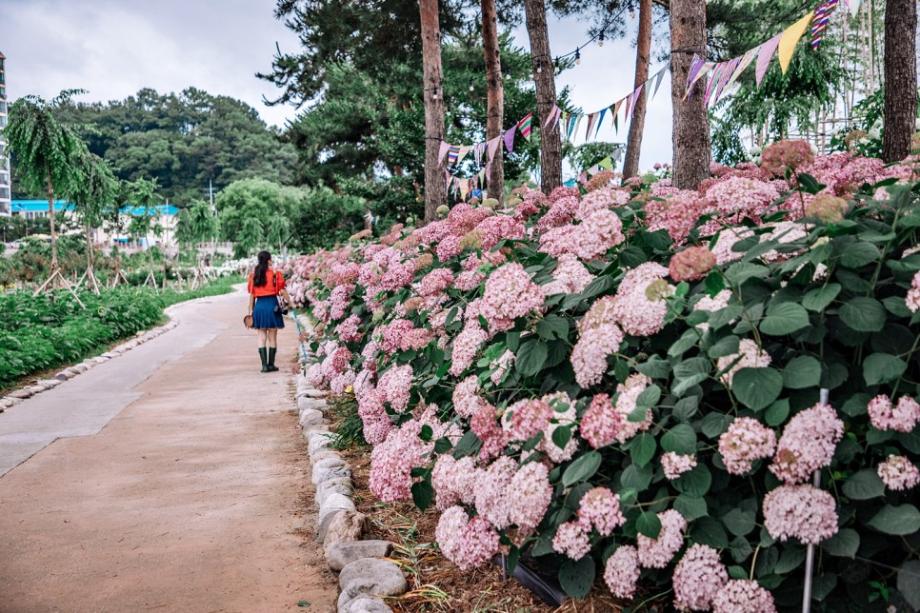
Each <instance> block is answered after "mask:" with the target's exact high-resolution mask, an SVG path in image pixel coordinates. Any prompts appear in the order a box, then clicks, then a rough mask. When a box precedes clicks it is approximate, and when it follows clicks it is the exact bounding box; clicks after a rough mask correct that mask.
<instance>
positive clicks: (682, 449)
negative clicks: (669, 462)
mask: <svg viewBox="0 0 920 613" xmlns="http://www.w3.org/2000/svg"><path fill="white" fill-rule="evenodd" d="M661 448H662V449H663V450H665V451H673V452H674V453H681V454H692V453H696V432H694V431H693V428H691V427H690V426H689V425H687V424H677V425H676V426H674V427H673V428H671V429H670V430H668V431H667V432H666V433H665V434H664V436H662V437H661Z"/></svg>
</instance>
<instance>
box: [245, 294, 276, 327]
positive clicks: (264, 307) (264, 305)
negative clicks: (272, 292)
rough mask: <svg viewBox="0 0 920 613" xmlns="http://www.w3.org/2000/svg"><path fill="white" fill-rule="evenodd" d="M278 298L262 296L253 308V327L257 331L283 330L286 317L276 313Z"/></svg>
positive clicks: (257, 299)
mask: <svg viewBox="0 0 920 613" xmlns="http://www.w3.org/2000/svg"><path fill="white" fill-rule="evenodd" d="M277 306H278V298H277V297H276V296H260V297H259V298H256V304H255V306H254V307H253V308H252V327H253V328H257V329H263V330H264V329H265V328H283V327H284V316H283V315H282V314H281V312H280V311H276V310H275V309H276V307H277Z"/></svg>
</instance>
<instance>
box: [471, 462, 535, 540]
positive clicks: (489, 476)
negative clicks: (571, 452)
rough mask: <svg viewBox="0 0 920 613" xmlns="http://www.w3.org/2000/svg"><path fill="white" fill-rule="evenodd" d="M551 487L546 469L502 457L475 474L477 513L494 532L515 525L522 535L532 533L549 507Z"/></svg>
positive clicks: (533, 463)
mask: <svg viewBox="0 0 920 613" xmlns="http://www.w3.org/2000/svg"><path fill="white" fill-rule="evenodd" d="M552 495H553V488H552V486H551V485H550V483H549V471H548V470H547V468H546V466H544V465H543V464H539V463H536V462H530V463H528V464H525V465H524V466H521V467H518V464H517V462H515V461H514V460H513V459H512V458H509V457H508V456H502V457H500V458H498V459H497V460H495V461H494V462H492V464H490V465H489V466H488V468H486V469H485V470H480V471H478V473H477V475H476V488H475V505H476V512H477V513H479V515H481V516H482V517H484V518H485V519H487V520H488V521H489V522H490V523H491V524H492V525H493V526H494V527H495V528H496V529H498V530H502V529H505V528H507V527H509V526H512V525H514V526H517V527H518V529H519V530H520V531H521V532H523V533H525V534H526V533H529V532H531V531H533V530H534V529H535V528H536V527H537V526H538V525H539V523H540V522H541V521H542V520H543V515H544V514H546V509H548V508H549V503H550V499H551V498H552Z"/></svg>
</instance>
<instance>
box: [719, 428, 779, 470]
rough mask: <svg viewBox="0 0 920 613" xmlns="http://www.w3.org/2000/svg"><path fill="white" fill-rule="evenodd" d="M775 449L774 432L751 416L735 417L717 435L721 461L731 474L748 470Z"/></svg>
mask: <svg viewBox="0 0 920 613" xmlns="http://www.w3.org/2000/svg"><path fill="white" fill-rule="evenodd" d="M775 450H776V434H775V433H774V432H773V430H771V429H770V428H768V427H766V426H764V425H763V424H761V423H760V422H759V421H757V420H756V419H754V418H753V417H739V418H737V419H735V420H734V421H733V422H732V423H731V425H730V426H729V427H728V430H726V431H725V432H723V433H722V435H721V436H720V437H719V453H720V454H722V462H723V463H724V464H725V470H727V471H728V472H729V473H730V474H732V475H744V474H746V473H748V472H750V471H751V466H752V464H753V463H754V462H756V461H757V460H761V459H764V458H769V457H770V456H772V455H773V452H774V451H775Z"/></svg>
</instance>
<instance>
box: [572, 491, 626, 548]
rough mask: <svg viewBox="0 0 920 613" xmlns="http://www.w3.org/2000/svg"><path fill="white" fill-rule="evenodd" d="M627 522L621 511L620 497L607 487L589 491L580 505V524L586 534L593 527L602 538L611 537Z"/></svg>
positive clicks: (582, 498)
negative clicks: (614, 531) (615, 530)
mask: <svg viewBox="0 0 920 613" xmlns="http://www.w3.org/2000/svg"><path fill="white" fill-rule="evenodd" d="M625 521H626V518H625V517H623V513H622V511H620V497H619V496H617V495H616V494H614V493H613V492H611V491H610V490H609V489H607V488H606V487H595V488H593V489H590V490H588V491H587V492H585V495H584V496H582V497H581V500H580V501H579V503H578V523H579V524H581V527H582V528H583V529H584V530H585V532H588V531H590V530H591V528H592V527H593V528H594V529H595V530H597V533H598V534H600V535H601V536H610V535H611V534H613V530H614V529H615V528H617V527H619V526H622V525H623V523H624V522H625Z"/></svg>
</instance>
